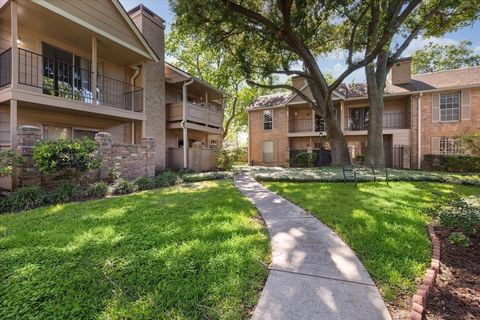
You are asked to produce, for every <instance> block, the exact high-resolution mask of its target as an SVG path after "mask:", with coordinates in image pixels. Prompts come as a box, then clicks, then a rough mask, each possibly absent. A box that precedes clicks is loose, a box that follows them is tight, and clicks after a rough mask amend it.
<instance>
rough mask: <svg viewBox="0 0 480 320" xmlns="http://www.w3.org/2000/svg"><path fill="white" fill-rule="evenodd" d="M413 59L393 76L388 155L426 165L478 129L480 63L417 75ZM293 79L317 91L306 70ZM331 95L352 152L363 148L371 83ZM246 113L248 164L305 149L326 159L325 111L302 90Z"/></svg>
mask: <svg viewBox="0 0 480 320" xmlns="http://www.w3.org/2000/svg"><path fill="white" fill-rule="evenodd" d="M410 64H411V59H410V58H405V59H401V60H400V61H398V63H396V64H395V66H394V67H393V68H392V70H391V72H390V73H389V75H388V81H387V82H388V85H387V86H386V88H385V97H384V99H385V100H384V103H385V108H384V114H383V127H384V129H383V139H384V145H385V158H386V164H387V165H388V166H392V167H402V168H421V165H422V159H423V156H424V155H426V154H455V153H458V152H460V148H459V143H458V136H459V135H461V134H465V133H471V132H478V131H479V130H480V67H473V68H465V69H458V70H448V71H442V72H434V73H428V74H419V75H411V71H410ZM292 83H293V85H294V86H295V87H296V88H297V89H299V90H301V91H302V92H303V93H304V94H306V95H307V96H309V97H311V93H310V91H309V89H308V86H307V85H306V83H305V80H304V79H303V78H302V77H294V78H293V79H292ZM333 101H334V105H335V106H336V110H337V117H338V124H339V126H340V127H341V128H342V131H343V132H344V135H345V138H346V140H347V143H348V146H349V150H350V153H351V157H352V158H353V159H354V158H356V157H358V156H359V155H363V154H364V151H365V146H366V142H367V128H368V112H369V111H368V110H369V109H368V97H367V86H366V84H363V83H359V84H352V85H346V84H342V85H341V86H340V87H339V88H338V89H337V90H335V92H334V93H333ZM248 116H249V117H248V119H249V120H248V123H249V163H250V164H252V165H268V166H287V165H288V164H289V159H290V158H291V157H293V156H294V155H295V154H296V153H297V152H300V151H306V150H312V151H313V152H318V154H319V155H320V157H318V158H322V156H323V160H321V159H320V160H321V161H323V163H324V164H325V163H326V162H328V149H329V147H328V141H327V137H326V136H327V132H326V131H325V127H324V124H323V120H322V117H321V116H320V115H318V114H316V113H315V111H314V110H313V108H312V107H311V106H310V105H309V103H307V102H306V101H305V100H304V99H302V98H301V97H300V96H298V95H296V94H292V93H285V92H283V93H275V94H272V95H267V96H262V97H259V98H258V99H257V100H256V101H255V102H254V103H253V104H252V105H251V107H250V108H249V109H248ZM324 155H326V156H324ZM317 164H319V163H317Z"/></svg>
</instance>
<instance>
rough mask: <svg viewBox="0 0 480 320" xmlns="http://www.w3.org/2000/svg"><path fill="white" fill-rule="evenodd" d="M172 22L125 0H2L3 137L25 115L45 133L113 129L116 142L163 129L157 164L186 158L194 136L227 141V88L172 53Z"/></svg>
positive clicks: (205, 142) (2, 142)
mask: <svg viewBox="0 0 480 320" xmlns="http://www.w3.org/2000/svg"><path fill="white" fill-rule="evenodd" d="M164 29H165V22H164V20H163V19H162V18H160V17H159V16H158V15H157V14H155V13H154V12H152V11H151V10H149V9H148V8H146V7H145V6H143V5H139V6H137V7H135V8H133V9H132V10H130V11H129V12H126V11H125V9H124V8H123V7H122V5H121V4H120V2H119V1H118V0H97V1H83V0H78V1H77V0H4V1H0V147H1V148H15V146H16V141H17V128H19V127H20V126H25V125H31V126H35V127H38V128H40V129H41V134H42V139H45V140H56V139H60V138H66V139H77V138H82V137H94V136H95V134H96V133H98V132H109V133H110V134H111V136H112V141H113V142H114V143H117V144H138V143H140V141H141V139H142V138H143V137H153V138H155V141H156V148H155V166H156V168H157V169H164V168H166V167H184V168H188V167H189V163H188V154H189V152H191V151H189V148H190V147H192V144H193V143H194V142H200V143H201V146H202V149H209V147H210V146H213V145H218V144H221V138H220V137H221V134H222V133H223V125H222V123H223V96H224V94H223V92H221V91H219V90H218V89H215V88H213V87H212V86H210V85H208V84H206V83H203V82H202V81H200V80H198V79H196V78H195V77H192V76H191V75H188V74H187V73H185V72H183V71H182V70H180V69H178V68H175V67H174V66H172V65H169V64H166V63H165V58H164V57H165V53H164ZM186 83H188V84H189V85H188V86H187V85H185V86H183V85H184V84H186ZM167 97H168V98H167ZM167 100H168V101H167ZM183 101H185V103H183ZM180 131H181V134H179V132H180ZM183 141H188V144H187V143H183ZM167 143H168V144H167ZM170 148H172V151H171V152H172V153H175V154H177V153H178V150H177V149H178V148H182V153H185V154H186V155H187V156H186V157H171V156H170V155H169V151H170ZM173 149H175V150H173ZM183 149H184V150H183ZM205 152H206V155H205V157H206V159H207V158H208V156H210V155H213V152H212V151H208V150H207V151H205ZM184 160H185V161H184ZM208 160H209V161H208V162H209V163H211V162H212V161H210V159H209V158H208ZM179 161H181V162H180V163H179ZM207 167H208V165H207V166H205V168H207Z"/></svg>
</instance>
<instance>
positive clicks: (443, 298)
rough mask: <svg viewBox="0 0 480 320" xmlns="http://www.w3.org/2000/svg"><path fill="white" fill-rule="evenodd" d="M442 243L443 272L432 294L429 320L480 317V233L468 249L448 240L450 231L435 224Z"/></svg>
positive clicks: (472, 238) (472, 237) (441, 259)
mask: <svg viewBox="0 0 480 320" xmlns="http://www.w3.org/2000/svg"><path fill="white" fill-rule="evenodd" d="M435 234H436V235H437V236H438V238H439V239H440V242H441V258H440V261H441V268H440V269H441V272H442V273H441V274H439V275H438V276H437V281H436V284H435V286H434V287H433V290H432V292H431V294H430V295H429V297H428V304H427V310H426V314H425V318H426V319H428V320H440V319H442V320H450V319H451V320H454V319H455V320H463V319H468V320H470V319H472V320H473V319H480V234H476V235H474V236H471V237H470V240H471V245H470V247H468V248H465V247H463V246H461V245H452V244H450V242H449V241H448V236H449V235H450V230H447V229H445V228H443V227H435Z"/></svg>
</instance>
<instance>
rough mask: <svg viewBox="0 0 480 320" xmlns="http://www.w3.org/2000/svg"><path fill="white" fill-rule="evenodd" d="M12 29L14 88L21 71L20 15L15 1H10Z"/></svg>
mask: <svg viewBox="0 0 480 320" xmlns="http://www.w3.org/2000/svg"><path fill="white" fill-rule="evenodd" d="M10 29H11V34H12V39H11V44H12V66H11V68H12V72H11V75H12V84H11V86H12V88H16V87H17V86H18V74H19V72H20V68H19V59H18V42H17V41H18V17H17V3H16V2H15V1H11V2H10Z"/></svg>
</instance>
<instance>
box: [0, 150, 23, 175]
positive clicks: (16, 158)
mask: <svg viewBox="0 0 480 320" xmlns="http://www.w3.org/2000/svg"><path fill="white" fill-rule="evenodd" d="M24 163H25V160H24V159H23V157H22V156H20V155H18V154H17V153H16V152H15V151H14V150H11V149H0V177H7V176H12V175H13V174H14V169H15V168H16V167H18V166H20V165H22V164H24Z"/></svg>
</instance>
